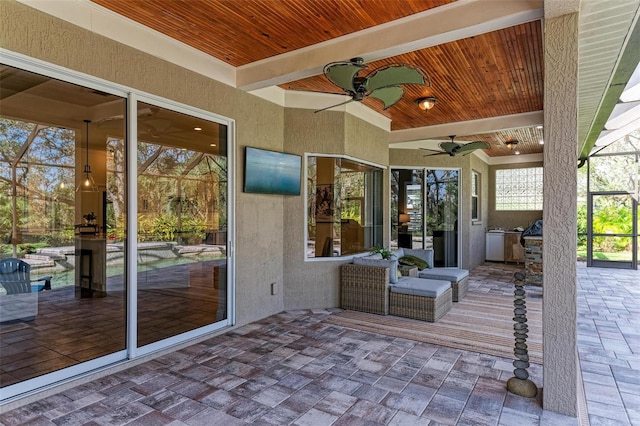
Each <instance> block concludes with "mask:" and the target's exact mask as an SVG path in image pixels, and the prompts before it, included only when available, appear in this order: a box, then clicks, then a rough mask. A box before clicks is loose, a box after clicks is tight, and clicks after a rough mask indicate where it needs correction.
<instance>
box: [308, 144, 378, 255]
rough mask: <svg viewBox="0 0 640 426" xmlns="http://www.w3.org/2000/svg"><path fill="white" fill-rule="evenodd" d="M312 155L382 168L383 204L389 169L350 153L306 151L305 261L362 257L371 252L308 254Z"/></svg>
mask: <svg viewBox="0 0 640 426" xmlns="http://www.w3.org/2000/svg"><path fill="white" fill-rule="evenodd" d="M311 157H322V158H339V159H343V160H348V161H352V162H356V163H360V164H363V165H366V166H370V167H375V168H378V169H380V171H381V172H382V173H383V177H382V179H381V180H380V184H381V185H382V186H381V190H382V194H383V196H382V198H381V200H380V202H381V203H382V204H384V184H385V178H384V173H385V171H386V170H387V169H388V167H387V166H385V165H382V164H378V163H374V162H372V161H367V160H363V159H361V158H357V157H353V156H350V155H346V154H328V153H324V152H305V153H304V165H303V169H304V171H303V176H304V192H303V193H304V225H303V226H304V235H303V244H302V246H303V252H304V261H305V262H332V261H344V260H345V259H353V258H354V257H361V256H363V255H367V254H368V253H369V252H362V253H352V254H347V255H344V256H331V257H310V256H309V255H308V252H307V244H308V243H309V226H308V223H309V210H310V209H309V204H308V201H307V200H309V185H308V181H309V159H310V158H311ZM379 207H380V208H379V210H380V212H383V208H384V205H380V206H379ZM382 222H383V223H382V229H384V214H383V218H382Z"/></svg>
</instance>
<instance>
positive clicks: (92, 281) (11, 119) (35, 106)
mask: <svg viewBox="0 0 640 426" xmlns="http://www.w3.org/2000/svg"><path fill="white" fill-rule="evenodd" d="M0 71H1V72H0V86H2V88H3V90H6V92H7V93H10V94H11V95H10V96H7V97H6V98H3V99H2V112H1V115H0V206H1V208H0V236H1V238H0V257H1V258H2V259H1V260H0V262H15V264H17V265H18V264H19V265H20V268H23V269H24V270H26V271H27V273H28V277H29V278H30V280H31V281H32V282H27V283H26V284H27V285H26V286H24V287H22V288H12V286H11V285H10V284H7V283H6V281H5V282H4V283H3V280H2V279H0V336H2V337H1V340H2V356H0V370H1V371H2V374H1V375H0V386H1V387H2V388H3V389H2V393H3V396H6V395H11V394H12V393H13V390H12V387H13V389H15V386H20V384H21V382H24V381H26V380H29V379H33V378H36V377H40V376H45V377H40V384H43V383H50V382H53V381H55V380H56V379H55V377H52V376H51V375H49V376H48V377H46V376H47V375H48V373H53V372H56V371H58V370H61V369H64V368H67V367H72V366H73V367H77V366H78V365H79V364H82V363H84V362H85V361H90V360H95V359H97V358H103V359H106V361H104V363H109V362H114V361H116V360H118V359H124V356H125V354H126V352H125V351H124V350H125V349H126V346H125V345H126V282H125V278H124V277H125V274H124V269H125V265H124V259H125V258H126V256H125V247H124V244H123V242H124V240H125V238H126V235H125V227H124V222H125V216H126V214H127V209H126V204H125V201H126V197H125V188H126V175H125V170H124V164H125V163H124V157H123V155H124V152H125V151H124V146H125V139H124V138H125V130H126V126H125V123H124V120H123V119H122V117H124V115H125V112H126V100H125V99H124V98H122V97H120V96H116V95H113V94H109V93H105V92H102V91H97V90H92V89H88V88H86V87H83V86H79V85H75V84H71V83H67V82H64V81H60V80H56V79H53V78H49V77H46V76H43V75H38V74H34V73H32V72H28V71H24V70H20V69H17V68H13V67H9V66H5V65H2V66H1V67H0ZM34 87H37V88H38V89H37V90H33V88H34ZM70 111H73V113H71V112H70ZM116 117H120V118H119V119H116ZM86 182H88V184H86ZM114 206H115V209H114ZM115 211H117V214H114V212H115ZM78 368H79V369H80V370H81V369H82V368H83V367H78ZM76 371H78V370H76ZM14 385H15V386H14ZM23 391H24V389H23Z"/></svg>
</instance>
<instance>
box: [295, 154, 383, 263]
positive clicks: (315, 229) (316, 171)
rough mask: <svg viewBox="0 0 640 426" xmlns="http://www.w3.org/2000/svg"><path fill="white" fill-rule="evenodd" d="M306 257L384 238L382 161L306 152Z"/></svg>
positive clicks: (352, 249)
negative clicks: (380, 164) (379, 162)
mask: <svg viewBox="0 0 640 426" xmlns="http://www.w3.org/2000/svg"><path fill="white" fill-rule="evenodd" d="M307 178H308V179H307V209H308V210H307V235H308V237H307V258H315V257H334V256H345V255H349V254H356V253H363V252H367V251H369V250H371V248H372V247H374V246H376V245H381V244H382V178H383V171H382V169H381V168H379V167H375V166H372V165H369V164H364V163H361V162H359V161H355V160H352V159H348V158H341V157H316V156H309V157H307Z"/></svg>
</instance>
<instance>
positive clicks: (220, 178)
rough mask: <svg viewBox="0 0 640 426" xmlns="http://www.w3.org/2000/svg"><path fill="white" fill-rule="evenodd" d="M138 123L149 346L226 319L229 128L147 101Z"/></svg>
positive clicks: (141, 290)
mask: <svg viewBox="0 0 640 426" xmlns="http://www.w3.org/2000/svg"><path fill="white" fill-rule="evenodd" d="M196 128H199V129H201V130H195V129H196ZM138 129H139V131H138V346H144V345H146V344H149V343H153V342H156V341H159V340H162V339H165V338H168V337H171V336H175V335H177V334H180V333H184V332H187V331H190V330H194V329H196V328H200V327H204V326H207V325H210V324H213V323H215V322H217V321H221V320H223V319H226V318H227V304H226V302H227V295H226V291H227V263H226V262H227V261H226V253H227V155H226V149H227V141H226V135H227V130H226V127H225V126H222V125H219V124H216V123H212V122H208V121H205V120H202V119H199V118H196V117H192V116H189V115H186V114H181V113H178V112H174V111H170V110H167V109H164V108H160V107H156V106H153V105H149V104H145V103H142V102H140V103H139V104H138Z"/></svg>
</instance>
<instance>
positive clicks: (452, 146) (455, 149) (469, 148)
mask: <svg viewBox="0 0 640 426" xmlns="http://www.w3.org/2000/svg"><path fill="white" fill-rule="evenodd" d="M449 137H450V138H451V142H440V144H439V145H438V146H439V147H440V149H442V151H443V152H440V151H436V150H435V149H429V148H420V149H423V150H426V151H434V152H435V154H427V155H425V157H430V156H432V155H445V154H447V155H450V156H451V157H455V156H456V155H458V154H462V155H469V154H471V153H472V152H473V151H475V150H476V149H489V144H488V143H486V142H483V141H473V142H469V143H457V142H454V141H453V139H454V138H455V137H456V135H452V136H449Z"/></svg>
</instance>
